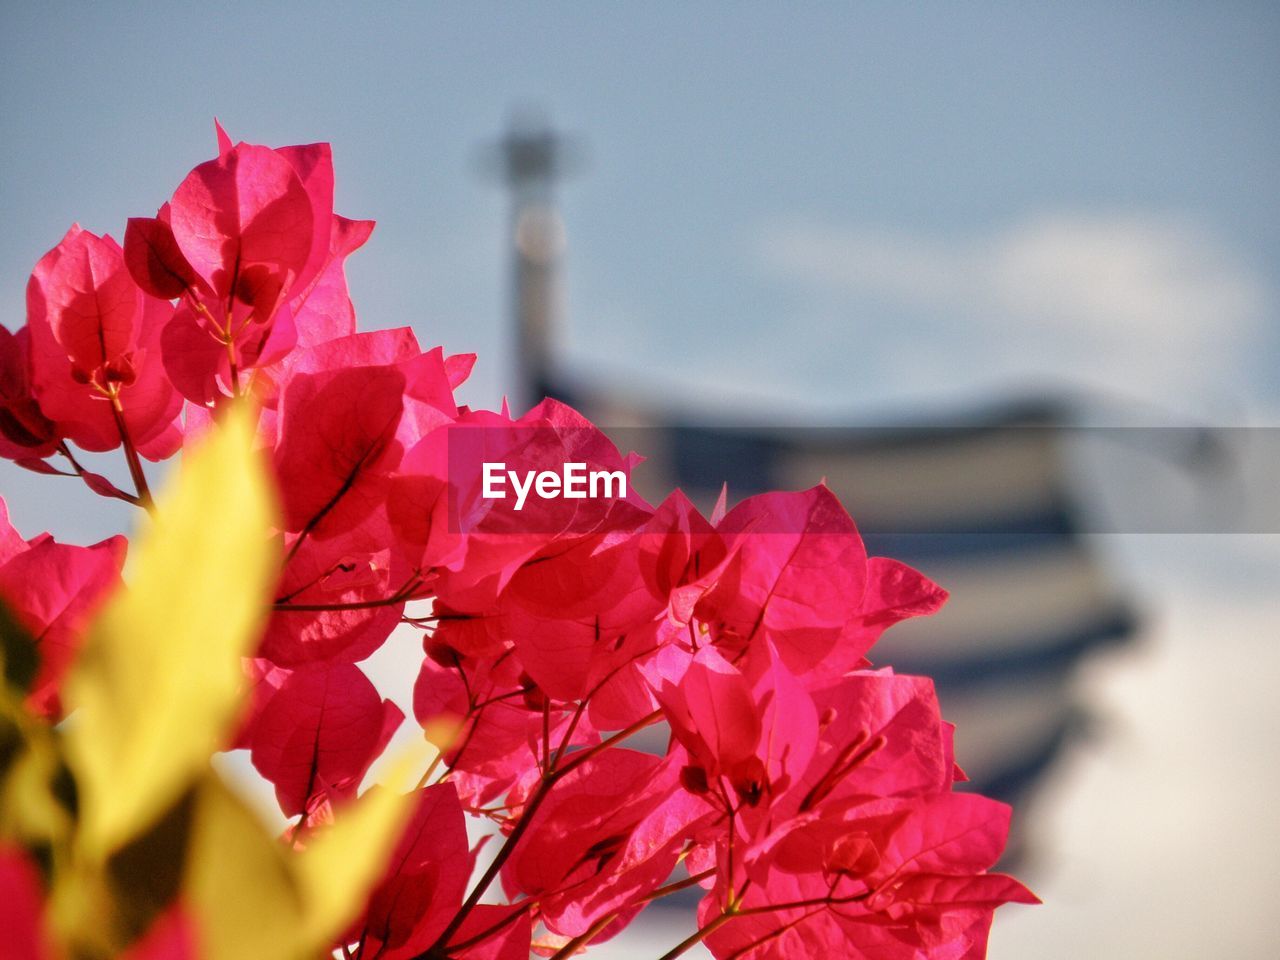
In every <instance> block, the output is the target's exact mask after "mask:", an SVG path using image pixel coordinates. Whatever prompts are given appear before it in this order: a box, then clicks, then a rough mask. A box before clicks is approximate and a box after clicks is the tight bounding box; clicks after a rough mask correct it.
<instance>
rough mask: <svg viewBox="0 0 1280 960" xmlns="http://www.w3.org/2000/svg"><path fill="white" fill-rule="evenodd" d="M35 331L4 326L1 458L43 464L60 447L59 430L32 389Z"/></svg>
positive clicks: (0, 343) (0, 334)
mask: <svg viewBox="0 0 1280 960" xmlns="http://www.w3.org/2000/svg"><path fill="white" fill-rule="evenodd" d="M30 347H31V330H30V328H28V327H22V328H21V329H19V330H18V332H17V333H10V332H9V331H8V330H7V329H6V328H5V327H4V326H2V325H0V457H4V458H6V459H8V460H29V459H35V460H39V459H41V458H43V457H47V456H48V455H49V454H51V453H53V451H54V450H55V449H57V446H58V434H57V427H56V426H55V425H54V423H53V422H52V421H51V420H50V419H49V418H48V417H46V416H45V415H44V413H43V412H42V411H41V410H40V405H39V404H38V403H36V399H35V394H34V393H33V392H32V389H31V349H30Z"/></svg>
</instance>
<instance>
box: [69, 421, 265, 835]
mask: <svg viewBox="0 0 1280 960" xmlns="http://www.w3.org/2000/svg"><path fill="white" fill-rule="evenodd" d="M253 437H254V429H253V419H252V417H251V415H250V412H249V411H248V410H247V409H246V408H245V407H244V406H237V407H235V408H233V409H231V410H229V411H228V413H227V416H225V417H224V418H223V420H222V422H221V424H220V426H219V427H218V428H216V429H214V430H213V431H211V433H210V435H209V437H207V438H206V439H205V440H204V441H203V442H202V443H201V444H200V445H199V446H198V447H197V448H196V449H195V450H194V451H193V452H191V453H190V454H188V455H186V456H185V457H184V460H183V463H182V465H181V468H180V470H179V472H178V477H177V480H176V482H175V483H174V485H173V488H172V489H171V490H170V491H169V492H168V496H162V497H161V498H160V500H159V505H158V510H157V515H156V518H155V520H154V522H153V523H152V525H151V527H150V529H148V530H147V531H145V533H144V534H143V535H142V536H141V537H139V538H138V539H137V540H136V541H135V543H134V546H133V548H132V567H131V573H132V577H131V582H130V585H129V588H128V589H126V590H122V591H120V592H119V593H118V594H117V595H116V596H114V597H113V598H112V599H111V600H110V601H109V602H108V603H107V604H106V606H105V608H104V609H103V611H102V613H101V614H100V615H99V617H98V619H97V621H96V622H95V623H94V625H93V627H92V629H91V631H90V635H89V639H88V642H87V644H86V646H85V649H84V651H83V653H82V654H81V656H80V658H79V659H78V661H77V663H76V666H75V668H74V670H73V672H72V674H71V675H70V676H69V677H68V679H67V683H66V687H65V694H66V698H67V702H68V703H69V704H70V705H71V706H72V707H73V708H77V710H78V713H77V715H76V716H74V717H73V718H72V720H71V722H70V723H69V724H68V729H67V749H68V753H69V756H70V759H71V762H72V765H73V769H74V771H75V773H76V780H77V783H78V785H79V788H80V791H81V799H82V807H81V814H82V833H81V839H82V842H83V844H84V850H85V852H86V853H87V854H88V855H89V856H90V857H91V858H101V857H104V856H106V855H107V854H108V853H110V852H111V851H112V850H113V849H115V848H117V847H118V846H120V845H121V844H122V843H124V842H126V841H127V840H128V839H130V838H131V837H133V836H135V835H136V834H138V833H139V832H140V831H141V830H143V829H145V828H146V827H147V826H148V824H149V823H151V822H152V821H153V820H154V819H155V818H156V817H158V816H159V815H160V814H161V813H162V812H163V811H164V810H165V809H167V808H168V807H169V806H170V805H171V804H172V803H173V802H174V801H175V800H176V799H177V797H178V796H179V794H181V792H182V791H183V790H184V789H185V788H186V787H188V786H189V785H190V784H191V783H192V782H193V780H194V779H195V777H196V776H197V775H198V773H199V772H200V771H201V770H204V769H206V768H207V766H208V762H209V757H210V756H211V755H212V754H213V752H214V751H216V750H218V749H219V748H221V747H222V746H224V745H225V740H226V737H227V735H228V728H229V725H230V724H231V723H232V722H233V721H234V719H235V716H236V713H237V706H238V703H239V699H240V690H241V687H242V686H243V678H242V675H241V671H240V663H239V658H240V657H241V656H243V655H246V654H249V653H250V652H251V651H252V650H253V647H254V645H255V642H256V641H257V639H258V636H259V630H260V628H261V626H262V623H263V619H264V617H265V616H266V613H267V608H268V602H269V599H270V593H269V591H270V590H271V589H272V587H273V585H274V579H275V575H276V572H277V570H278V569H279V557H278V554H277V549H276V547H274V546H273V544H272V542H271V541H270V540H269V539H268V532H269V527H270V526H271V524H272V523H273V521H274V518H275V504H274V497H273V495H272V492H271V488H270V483H269V479H268V474H267V469H266V466H265V464H264V463H263V462H262V460H261V457H260V456H259V455H258V454H257V453H256V452H255V451H254V450H253Z"/></svg>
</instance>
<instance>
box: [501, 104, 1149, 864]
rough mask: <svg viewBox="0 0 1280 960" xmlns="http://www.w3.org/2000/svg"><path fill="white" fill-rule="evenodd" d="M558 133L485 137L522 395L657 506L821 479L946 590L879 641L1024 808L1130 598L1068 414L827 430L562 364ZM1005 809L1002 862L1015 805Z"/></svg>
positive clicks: (1008, 411)
mask: <svg viewBox="0 0 1280 960" xmlns="http://www.w3.org/2000/svg"><path fill="white" fill-rule="evenodd" d="M566 143H568V141H566V140H565V139H564V138H563V137H561V136H559V135H557V134H556V133H555V132H554V131H553V130H552V129H551V127H550V126H548V125H546V124H545V122H539V121H537V120H534V119H531V118H530V117H529V116H527V115H526V116H518V117H517V118H516V119H515V120H513V122H512V124H511V126H510V128H509V130H508V132H507V133H506V135H505V136H504V137H503V138H502V140H501V141H500V142H499V143H498V145H497V147H496V148H495V149H496V153H495V159H496V160H497V161H498V164H497V166H498V167H499V169H500V171H501V172H502V174H503V178H504V180H505V182H506V184H507V185H508V188H509V190H510V201H511V217H510V223H511V228H510V235H509V244H510V261H511V305H512V310H511V312H512V320H513V325H512V326H513V332H514V336H515V337H516V340H517V342H518V344H519V350H518V353H517V358H516V359H517V364H516V365H517V370H518V375H517V379H516V382H515V383H514V384H513V390H514V393H515V397H516V406H517V407H518V408H519V409H527V408H528V407H529V406H532V405H533V404H534V403H536V402H538V401H539V400H541V398H542V397H544V396H551V397H555V398H556V399H559V400H563V401H564V402H566V403H569V404H571V405H573V406H574V407H576V408H577V409H578V410H581V411H582V412H583V413H585V414H586V415H587V416H588V417H590V418H591V419H592V420H593V421H594V422H595V423H597V424H600V425H601V426H602V427H604V429H605V430H606V431H607V432H611V433H612V434H613V436H614V440H615V442H616V443H617V444H618V445H619V447H620V448H621V449H622V450H623V452H626V451H627V450H628V449H634V450H636V451H640V452H643V455H644V456H646V457H647V458H648V460H647V462H646V463H645V464H644V465H643V466H642V467H641V468H640V470H639V471H638V472H637V479H638V481H639V486H640V487H641V490H642V492H643V493H645V494H646V496H647V497H648V498H649V499H650V501H651V502H653V503H658V502H661V500H662V499H663V498H664V497H665V496H666V494H667V493H668V492H669V491H670V490H672V489H674V488H676V487H679V488H681V489H682V490H684V491H685V492H686V493H687V494H688V495H689V496H690V497H691V498H693V500H694V501H695V502H696V503H699V504H700V505H701V506H702V507H703V510H704V512H705V513H706V514H707V515H709V514H710V511H711V507H712V505H713V504H714V502H715V499H716V497H717V495H718V494H719V492H720V489H721V487H722V485H724V484H727V485H728V490H729V494H730V497H729V504H730V506H732V505H733V504H734V503H737V502H738V501H740V500H741V499H743V498H744V497H747V496H751V495H752V494H757V493H764V492H766V491H769V490H794V489H803V488H805V487H808V486H812V485H813V484H815V483H818V482H821V481H824V480H825V482H826V483H827V485H828V486H830V487H831V488H832V489H833V490H834V491H835V492H836V494H837V495H838V496H839V497H840V499H841V500H842V502H844V503H845V504H846V505H847V506H848V508H849V509H850V511H851V512H852V514H853V516H854V519H855V521H856V522H857V523H858V524H859V527H860V528H861V530H862V533H863V536H864V538H865V540H866V541H867V549H868V551H869V552H870V553H871V554H872V555H880V556H891V557H895V558H897V559H899V560H903V561H905V562H908V563H911V564H913V565H915V566H916V567H917V568H918V569H920V570H922V571H924V572H925V573H926V574H928V575H929V576H930V577H932V578H933V579H934V580H936V581H937V582H939V583H942V584H945V585H947V587H948V589H950V590H951V591H952V594H953V596H952V599H951V601H950V602H949V603H948V605H947V606H946V607H945V608H944V609H943V611H942V612H941V613H940V614H938V615H937V616H935V617H933V618H930V619H928V620H919V621H913V622H908V623H904V624H902V625H900V626H898V627H896V628H895V629H893V630H892V631H890V632H889V634H888V635H887V636H886V637H885V639H884V640H883V641H882V642H881V643H880V644H879V645H878V646H877V647H876V649H875V651H874V652H873V658H874V660H875V662H876V663H877V664H878V665H891V666H893V667H894V668H895V669H897V670H899V671H900V672H904V673H921V674H926V675H928V676H930V677H933V678H934V680H935V682H936V684H937V686H938V692H939V696H940V698H941V700H942V702H943V703H944V704H945V706H946V711H947V716H948V718H949V719H950V720H951V721H952V722H954V723H955V724H956V727H957V730H956V749H957V754H958V756H960V757H962V758H963V761H964V768H965V772H966V774H967V775H968V776H969V777H970V778H971V779H970V781H969V783H968V784H966V785H965V787H964V789H972V790H976V791H978V792H981V793H984V794H986V795H988V796H994V797H996V798H998V799H1001V800H1004V801H1005V802H1006V803H1010V804H1014V805H1015V806H1016V807H1018V808H1019V809H1020V810H1021V809H1022V806H1023V803H1024V801H1026V800H1028V799H1029V795H1030V791H1031V790H1032V788H1034V787H1035V785H1036V783H1037V782H1038V780H1039V779H1040V777H1041V775H1042V774H1044V773H1045V772H1046V771H1047V770H1048V769H1049V768H1050V766H1051V764H1052V763H1053V761H1054V760H1055V759H1056V758H1057V756H1058V755H1059V754H1060V753H1061V752H1062V751H1063V749H1064V748H1065V747H1066V746H1067V745H1068V743H1069V742H1070V739H1071V737H1072V735H1073V734H1076V733H1078V732H1080V731H1081V729H1082V727H1083V726H1084V724H1085V722H1086V720H1087V711H1086V709H1085V708H1084V706H1083V705H1082V702H1081V697H1080V691H1079V690H1078V688H1077V684H1076V680H1077V676H1076V674H1077V669H1076V668H1077V666H1078V665H1079V662H1080V661H1081V660H1082V659H1083V658H1084V657H1086V656H1087V655H1088V654H1089V653H1090V652H1091V651H1092V650H1093V649H1094V648H1096V647H1098V646H1100V645H1103V644H1110V643H1115V642H1119V641H1122V640H1125V639H1129V638H1130V637H1131V636H1132V634H1133V632H1134V629H1135V622H1134V615H1133V614H1132V612H1131V610H1130V604H1129V602H1128V601H1127V600H1126V599H1125V598H1124V597H1123V595H1122V590H1121V589H1120V588H1119V587H1118V586H1116V585H1115V583H1113V581H1112V578H1111V577H1110V576H1109V575H1108V573H1107V571H1106V570H1105V568H1104V564H1103V563H1102V561H1101V560H1100V559H1099V558H1098V557H1097V556H1096V551H1095V550H1094V549H1093V548H1092V547H1091V546H1090V544H1089V543H1088V542H1086V540H1085V539H1084V538H1083V537H1082V536H1081V533H1082V530H1083V529H1084V527H1085V526H1086V523H1085V521H1084V520H1083V519H1082V518H1081V516H1079V514H1080V508H1079V507H1078V506H1077V503H1076V499H1077V496H1078V491H1076V490H1075V489H1074V486H1075V484H1073V482H1072V481H1073V477H1072V476H1071V475H1070V473H1069V471H1068V468H1067V464H1066V462H1065V458H1066V457H1067V456H1069V451H1068V450H1067V449H1065V448H1066V446H1067V445H1066V444H1065V443H1064V442H1063V437H1062V434H1063V433H1064V432H1065V431H1064V430H1063V428H1067V427H1071V426H1075V425H1076V422H1075V421H1077V420H1078V419H1079V417H1080V416H1082V413H1081V412H1077V411H1075V410H1073V409H1072V406H1071V405H1070V404H1068V403H1066V402H1062V401H1058V400H1057V399H1056V398H1053V397H1049V396H1037V397H1030V398H1027V399H1021V400H1019V399H1010V398H1005V397H999V396H997V397H995V398H992V399H989V400H987V401H986V405H985V407H983V408H978V409H961V410H956V409H949V410H946V411H945V413H942V414H941V415H937V414H935V415H934V416H933V418H932V419H929V418H928V417H929V415H928V414H924V413H922V412H921V411H912V412H911V413H910V418H908V419H906V420H904V418H901V417H899V418H896V419H895V418H886V420H885V423H886V424H888V425H881V426H868V425H866V424H864V423H862V422H860V421H859V419H858V413H857V411H850V413H849V414H848V415H847V421H848V422H846V423H844V424H842V425H840V426H834V427H821V426H817V425H814V424H812V423H810V424H807V425H805V424H802V423H799V422H791V423H788V422H786V420H785V419H783V418H779V417H776V416H775V417H774V418H773V422H766V423H762V424H755V425H748V424H747V423H742V422H728V423H715V422H713V421H709V420H708V419H707V417H706V416H705V414H700V412H699V410H698V409H697V408H696V407H695V406H693V405H689V406H688V407H687V408H685V409H678V408H677V409H666V410H663V409H661V408H660V405H659V404H658V402H657V401H656V400H655V399H654V398H652V397H646V396H642V395H636V396H628V395H626V394H625V393H624V392H621V391H618V390H617V389H615V388H613V387H612V386H611V385H610V384H609V383H608V382H607V381H606V380H604V379H601V378H592V377H591V376H590V374H589V373H587V374H584V373H583V372H581V371H574V370H571V369H566V365H565V364H564V363H563V362H562V361H560V360H559V359H558V356H557V355H558V352H559V349H558V348H559V344H560V338H561V337H562V336H563V328H564V325H565V323H566V319H567V318H566V317H565V316H563V309H564V308H563V298H562V295H561V290H560V284H561V277H560V275H559V272H560V262H561V258H562V257H563V255H564V253H565V250H566V246H567V240H566V234H565V228H564V223H563V220H562V218H561V216H560V213H559V209H558V207H557V205H556V202H555V184H556V181H557V179H558V178H559V176H560V174H561V172H562V171H563V169H564V168H565V157H566V151H567V150H569V149H571V148H569V147H567V146H566ZM911 418H914V420H915V421H916V422H911ZM659 733H660V732H659V731H654V737H653V739H654V740H655V741H656V740H657V739H659ZM654 746H655V747H656V748H657V749H659V750H661V749H663V747H665V743H663V744H658V743H656V742H655V744H654ZM1017 825H1018V829H1017V830H1016V831H1015V832H1014V834H1013V835H1012V837H1011V841H1010V846H1009V849H1008V851H1007V852H1006V862H1007V863H1008V864H1009V865H1010V866H1012V864H1013V862H1014V860H1016V859H1017V857H1018V855H1019V854H1020V853H1021V852H1022V850H1021V847H1022V844H1023V841H1024V839H1025V837H1026V835H1027V828H1028V821H1027V819H1026V818H1025V817H1022V818H1020V819H1019V820H1018V824H1017Z"/></svg>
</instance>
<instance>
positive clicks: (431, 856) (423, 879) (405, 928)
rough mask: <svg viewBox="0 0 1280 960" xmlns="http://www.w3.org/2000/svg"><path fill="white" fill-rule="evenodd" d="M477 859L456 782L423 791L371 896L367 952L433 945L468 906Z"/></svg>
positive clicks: (390, 955) (384, 955) (397, 956)
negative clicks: (469, 884)
mask: <svg viewBox="0 0 1280 960" xmlns="http://www.w3.org/2000/svg"><path fill="white" fill-rule="evenodd" d="M472 862H473V861H472V857H471V852H470V850H468V848H467V828H466V823H465V820H464V818H463V815H462V807H461V805H460V804H459V802H458V792H457V790H456V789H455V788H454V786H453V784H450V783H442V784H439V785H437V786H433V787H426V788H424V789H422V790H419V791H418V796H417V802H416V804H415V806H414V811H413V817H412V819H411V820H410V821H409V824H408V826H407V827H406V829H405V831H404V834H403V836H402V838H401V840H400V845H399V847H398V848H397V849H396V851H395V853H394V854H393V855H392V857H391V860H390V862H389V864H388V867H387V872H386V876H384V877H383V879H382V882H381V883H379V884H378V887H377V888H376V889H375V890H374V892H373V895H372V896H371V897H370V898H369V906H368V908H367V910H366V914H365V917H364V931H365V939H364V948H363V950H362V951H361V956H363V957H367V958H368V960H408V958H411V957H414V956H416V955H418V954H419V953H421V952H423V951H425V950H426V949H427V948H428V947H430V946H431V945H432V944H433V943H434V942H435V940H436V938H437V937H438V936H439V935H440V934H441V933H443V932H444V930H445V927H446V926H448V924H449V921H450V920H452V919H453V915H454V914H455V913H456V912H457V911H458V908H459V907H460V906H462V898H463V896H464V895H465V894H466V892H467V878H468V877H470V875H471V867H472ZM526 945H527V941H526Z"/></svg>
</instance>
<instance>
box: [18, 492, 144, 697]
mask: <svg viewBox="0 0 1280 960" xmlns="http://www.w3.org/2000/svg"><path fill="white" fill-rule="evenodd" d="M125 545H126V544H125V538H124V537H111V538H110V539H107V540H103V541H102V542H101V543H97V544H94V545H93V546H91V547H79V546H73V545H71V544H65V543H58V542H56V541H55V540H54V539H53V538H52V537H50V536H49V535H48V534H41V535H40V536H37V537H34V538H32V539H31V540H23V539H22V537H21V536H20V535H19V534H18V533H17V531H15V530H14V529H13V527H12V526H10V524H9V515H8V510H7V508H6V507H5V504H4V501H3V500H2V499H0V599H3V601H4V602H5V604H7V605H8V607H9V609H10V610H12V611H13V613H14V615H15V616H16V617H17V619H18V622H19V623H20V624H22V626H24V627H25V628H26V629H27V630H28V631H29V632H30V633H31V636H32V637H33V638H34V639H35V643H36V651H37V652H38V653H39V655H40V669H39V672H38V673H37V675H36V680H35V684H34V685H33V687H32V689H31V692H30V694H29V695H28V705H29V706H30V707H31V708H32V709H34V710H36V711H37V712H38V713H40V714H42V715H44V716H48V717H57V716H60V715H61V706H60V703H59V700H58V685H59V684H60V683H61V681H62V677H63V675H64V674H65V673H66V670H67V667H68V666H70V664H71V661H72V660H73V659H74V658H75V655H76V652H77V651H78V650H79V649H80V644H81V642H82V641H83V639H84V628H85V627H86V626H87V625H88V623H89V620H90V618H91V617H92V615H93V613H94V611H95V610H96V609H97V608H98V604H99V603H100V602H101V601H102V600H103V599H105V598H106V597H107V596H108V595H109V594H110V593H111V592H112V591H113V590H115V589H117V588H118V587H119V586H120V570H121V568H122V567H123V566H124V554H125Z"/></svg>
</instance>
